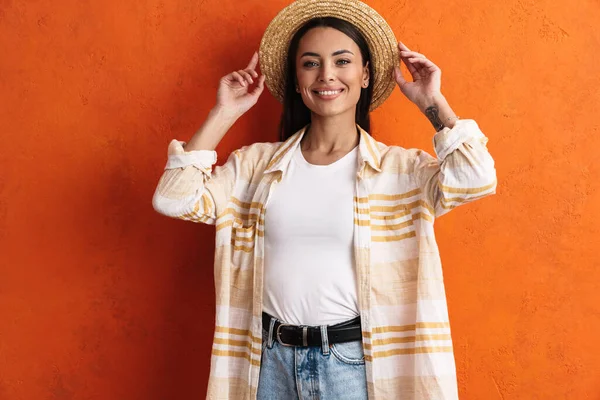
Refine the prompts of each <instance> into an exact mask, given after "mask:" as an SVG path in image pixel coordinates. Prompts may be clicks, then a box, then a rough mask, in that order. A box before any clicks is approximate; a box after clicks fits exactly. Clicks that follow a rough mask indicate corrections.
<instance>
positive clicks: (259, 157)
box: [229, 142, 281, 175]
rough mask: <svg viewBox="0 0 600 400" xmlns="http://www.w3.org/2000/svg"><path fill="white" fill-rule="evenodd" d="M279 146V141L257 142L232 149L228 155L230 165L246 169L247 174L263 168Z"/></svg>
mask: <svg viewBox="0 0 600 400" xmlns="http://www.w3.org/2000/svg"><path fill="white" fill-rule="evenodd" d="M280 146H281V142H259V143H253V144H250V145H247V146H243V147H240V148H239V149H237V150H234V151H233V152H232V153H231V155H230V157H229V162H230V163H231V164H230V165H231V166H233V165H236V166H237V168H239V169H241V170H244V171H246V173H247V174H249V175H254V174H255V172H260V171H262V170H265V169H266V167H267V165H268V164H269V161H270V160H271V158H272V157H273V155H274V154H275V152H276V151H277V149H279V147H280Z"/></svg>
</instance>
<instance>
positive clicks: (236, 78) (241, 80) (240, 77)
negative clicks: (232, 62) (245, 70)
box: [231, 72, 246, 86]
mask: <svg viewBox="0 0 600 400" xmlns="http://www.w3.org/2000/svg"><path fill="white" fill-rule="evenodd" d="M231 75H232V76H233V77H234V78H235V80H236V81H238V82H239V83H240V85H242V86H246V81H244V78H242V76H241V75H240V74H238V73H237V72H232V73H231Z"/></svg>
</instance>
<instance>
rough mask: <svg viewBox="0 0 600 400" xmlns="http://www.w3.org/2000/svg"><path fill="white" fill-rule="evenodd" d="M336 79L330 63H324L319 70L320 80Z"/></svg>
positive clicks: (329, 80)
mask: <svg viewBox="0 0 600 400" xmlns="http://www.w3.org/2000/svg"><path fill="white" fill-rule="evenodd" d="M334 80H335V76H334V73H333V68H332V67H331V66H330V65H329V63H325V62H324V63H323V64H322V66H321V69H320V72H319V81H320V82H332V81H334Z"/></svg>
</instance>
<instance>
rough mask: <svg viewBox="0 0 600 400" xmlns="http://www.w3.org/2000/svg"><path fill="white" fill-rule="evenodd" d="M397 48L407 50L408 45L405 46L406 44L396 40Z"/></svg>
mask: <svg viewBox="0 0 600 400" xmlns="http://www.w3.org/2000/svg"><path fill="white" fill-rule="evenodd" d="M398 48H399V49H400V50H409V49H408V47H406V45H405V44H404V43H402V42H398Z"/></svg>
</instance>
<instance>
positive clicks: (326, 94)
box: [313, 89, 344, 99]
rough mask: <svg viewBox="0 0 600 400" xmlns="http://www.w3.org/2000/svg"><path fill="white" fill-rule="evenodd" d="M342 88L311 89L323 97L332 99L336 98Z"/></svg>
mask: <svg viewBox="0 0 600 400" xmlns="http://www.w3.org/2000/svg"><path fill="white" fill-rule="evenodd" d="M343 91H344V89H338V90H324V91H313V93H315V94H316V95H318V96H319V97H321V98H324V99H333V98H336V97H337V96H338V95H339V94H340V93H342V92H343Z"/></svg>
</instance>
